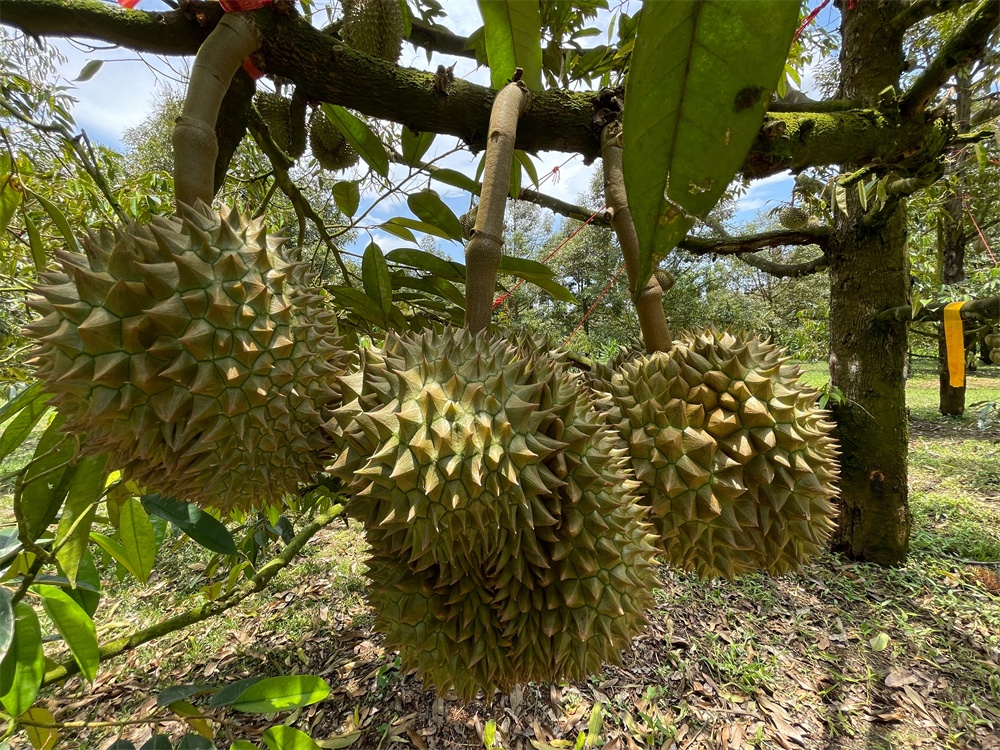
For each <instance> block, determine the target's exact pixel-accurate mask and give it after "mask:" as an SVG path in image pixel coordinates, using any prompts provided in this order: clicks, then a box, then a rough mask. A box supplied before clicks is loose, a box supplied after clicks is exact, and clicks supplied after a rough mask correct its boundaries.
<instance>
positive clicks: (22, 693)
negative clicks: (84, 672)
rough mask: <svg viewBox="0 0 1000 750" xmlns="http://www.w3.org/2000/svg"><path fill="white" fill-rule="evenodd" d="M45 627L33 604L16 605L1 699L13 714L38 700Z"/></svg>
mask: <svg viewBox="0 0 1000 750" xmlns="http://www.w3.org/2000/svg"><path fill="white" fill-rule="evenodd" d="M43 674H45V654H44V653H42V628H41V625H40V624H39V622H38V615H37V614H36V613H35V610H34V609H32V607H31V605H29V604H27V603H26V602H18V603H17V605H16V606H15V607H14V639H13V641H12V642H11V644H10V648H9V649H8V650H7V654H6V655H5V656H4V658H3V662H2V663H0V703H3V707H4V708H5V709H7V713H8V714H10V715H11V716H20V715H21V714H23V713H24V712H25V711H27V710H28V709H29V708H31V704H32V703H34V702H35V696H37V695H38V689H39V686H40V685H41V684H42V675H43Z"/></svg>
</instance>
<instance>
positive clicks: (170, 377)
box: [27, 204, 354, 509]
mask: <svg viewBox="0 0 1000 750" xmlns="http://www.w3.org/2000/svg"><path fill="white" fill-rule="evenodd" d="M282 242H283V240H281V239H279V238H276V237H268V236H267V235H266V234H265V229H264V227H263V225H262V223H261V222H260V221H252V222H249V223H248V222H247V221H246V219H244V218H243V217H241V216H240V215H239V214H238V213H237V212H236V211H235V210H234V211H227V210H224V211H223V212H222V214H218V213H216V212H214V211H212V210H211V209H210V208H208V207H207V206H205V205H204V204H199V205H198V206H197V207H196V208H194V209H188V210H186V212H185V216H184V218H183V219H180V218H164V217H156V218H154V219H153V221H152V223H151V224H150V225H148V226H141V225H138V224H132V225H131V226H129V227H128V229H127V230H126V231H124V232H123V231H121V230H118V229H115V230H114V231H111V230H108V229H106V228H105V229H102V230H101V232H100V233H94V232H91V233H90V234H89V236H88V237H87V239H85V240H84V243H83V244H84V248H85V250H86V255H80V254H77V253H72V252H59V253H58V254H57V258H58V260H59V263H60V265H61V266H62V271H61V272H55V273H48V274H43V276H42V281H43V283H42V284H40V285H39V286H37V287H36V289H35V292H36V294H37V295H38V296H35V297H32V298H31V299H30V300H29V303H28V304H29V306H31V307H32V308H33V309H34V310H36V311H37V312H39V313H40V314H41V316H42V317H41V319H39V320H36V321H35V322H33V323H31V324H30V325H29V326H28V328H27V333H28V335H30V336H31V337H33V338H35V339H37V340H38V346H37V347H36V348H35V351H34V358H33V363H34V366H35V368H36V372H37V374H38V376H39V378H41V379H42V380H43V381H45V387H46V388H47V389H48V390H49V391H50V392H51V393H53V394H54V395H53V397H52V402H51V403H52V404H53V405H55V406H56V407H57V408H58V409H59V411H60V412H62V413H64V414H66V415H67V417H68V421H67V423H66V427H65V429H66V431H67V432H68V433H70V434H79V435H85V436H86V439H85V440H83V441H81V451H82V452H83V453H84V454H96V453H102V452H108V453H109V455H110V462H109V465H110V466H111V467H114V468H116V469H120V470H121V471H122V473H123V476H124V477H125V478H126V479H130V480H134V481H136V482H138V483H139V484H140V485H141V486H143V487H145V488H146V489H148V490H150V491H153V492H159V493H162V494H166V495H171V496H175V497H178V498H182V499H186V500H191V501H192V502H196V503H198V504H201V505H211V506H217V507H220V508H223V509H231V508H233V507H247V506H249V505H251V504H254V503H259V502H264V501H275V500H277V499H279V498H280V497H281V496H282V495H283V494H284V493H287V492H290V491H293V490H294V489H295V488H296V486H297V485H298V484H299V483H300V482H303V481H307V480H309V479H310V477H312V476H313V475H314V474H315V473H316V472H318V471H321V470H322V468H323V465H322V455H321V454H322V453H323V452H324V450H325V449H326V448H327V447H328V440H327V438H326V437H325V434H324V431H323V430H322V429H321V427H320V425H321V423H322V422H323V419H324V415H323V412H324V411H325V410H326V407H328V406H331V407H332V406H334V405H336V403H337V402H338V395H337V394H338V391H337V384H336V381H335V379H334V376H335V375H337V374H340V373H342V372H345V371H346V370H347V368H348V367H349V365H350V363H351V362H352V361H353V359H354V355H353V354H352V353H350V352H348V351H347V350H346V349H344V348H342V347H341V346H340V343H339V339H338V337H337V336H336V333H335V332H336V324H337V321H336V319H335V318H334V317H333V315H332V313H330V312H328V311H327V310H326V309H325V308H324V307H323V305H322V300H321V298H320V297H318V296H317V295H315V294H313V293H311V292H309V291H308V290H307V288H306V283H305V267H304V265H303V264H301V263H297V262H294V261H290V260H289V259H287V258H286V257H284V256H283V255H282V253H281V252H280V246H281V243H282Z"/></svg>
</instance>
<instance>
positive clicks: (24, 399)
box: [0, 387, 51, 461]
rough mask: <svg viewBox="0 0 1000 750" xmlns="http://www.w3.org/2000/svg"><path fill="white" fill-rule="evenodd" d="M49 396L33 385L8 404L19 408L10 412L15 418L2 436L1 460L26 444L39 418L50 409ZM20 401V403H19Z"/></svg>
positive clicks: (0, 442)
mask: <svg viewBox="0 0 1000 750" xmlns="http://www.w3.org/2000/svg"><path fill="white" fill-rule="evenodd" d="M49 398H51V395H50V394H48V393H43V392H42V391H40V390H34V387H32V388H29V389H28V390H26V391H22V392H21V393H20V394H19V395H18V396H17V397H16V398H15V399H14V400H13V401H11V402H10V403H9V404H7V406H8V407H13V406H14V405H15V404H17V408H16V409H14V410H12V411H11V412H9V413H8V414H9V415H10V416H13V417H14V418H13V419H11V420H10V424H8V425H7V427H6V428H5V429H4V431H3V435H2V436H0V461H3V460H4V459H5V458H7V456H9V455H10V454H11V453H13V452H14V451H16V450H17V449H18V448H20V447H21V445H23V444H24V441H25V440H27V439H28V436H29V435H31V432H32V430H34V429H35V425H37V424H38V422H39V420H41V418H42V417H43V416H44V415H45V412H47V411H48V409H49ZM18 401H20V403H17V402H18ZM0 416H2V415H0Z"/></svg>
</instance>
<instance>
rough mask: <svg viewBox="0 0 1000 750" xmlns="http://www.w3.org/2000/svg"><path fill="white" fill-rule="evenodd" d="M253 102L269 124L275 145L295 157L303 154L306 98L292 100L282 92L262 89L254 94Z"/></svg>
mask: <svg viewBox="0 0 1000 750" xmlns="http://www.w3.org/2000/svg"><path fill="white" fill-rule="evenodd" d="M253 103H254V106H255V107H256V108H257V112H259V113H260V116H261V119H263V120H264V122H265V123H266V124H267V130H268V132H269V133H270V134H271V140H272V141H274V145H275V146H277V147H278V148H279V149H281V151H282V152H283V153H285V154H286V155H288V156H290V157H291V158H293V159H297V158H298V157H300V156H302V153H303V152H304V151H305V148H306V143H305V123H304V118H305V111H304V107H305V102H304V100H300V101H292V100H290V99H286V98H285V97H283V96H282V95H281V94H275V93H271V92H270V91H261V92H259V93H257V94H256V95H255V96H254V98H253ZM296 116H298V118H299V122H298V123H296V122H295V118H296Z"/></svg>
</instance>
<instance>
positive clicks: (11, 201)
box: [0, 174, 23, 233]
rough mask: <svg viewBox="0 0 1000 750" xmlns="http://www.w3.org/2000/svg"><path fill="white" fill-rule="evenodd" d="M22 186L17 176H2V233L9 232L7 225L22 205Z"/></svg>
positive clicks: (0, 176)
mask: <svg viewBox="0 0 1000 750" xmlns="http://www.w3.org/2000/svg"><path fill="white" fill-rule="evenodd" d="M22 197H23V194H22V191H21V184H20V182H19V181H18V179H17V175H16V174H4V175H0V233H3V232H6V231H7V224H8V222H10V220H11V218H13V216H14V212H15V211H17V207H18V206H20V205H21V199H22Z"/></svg>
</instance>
